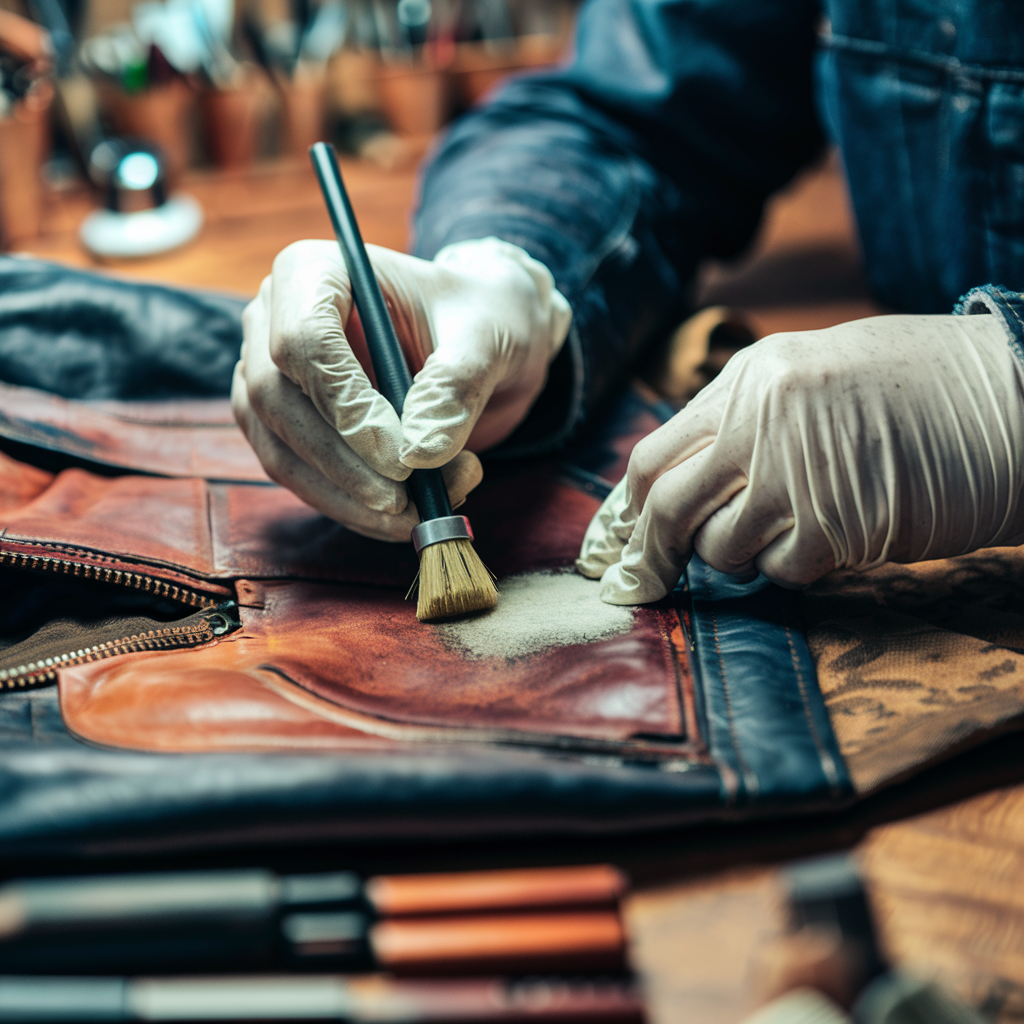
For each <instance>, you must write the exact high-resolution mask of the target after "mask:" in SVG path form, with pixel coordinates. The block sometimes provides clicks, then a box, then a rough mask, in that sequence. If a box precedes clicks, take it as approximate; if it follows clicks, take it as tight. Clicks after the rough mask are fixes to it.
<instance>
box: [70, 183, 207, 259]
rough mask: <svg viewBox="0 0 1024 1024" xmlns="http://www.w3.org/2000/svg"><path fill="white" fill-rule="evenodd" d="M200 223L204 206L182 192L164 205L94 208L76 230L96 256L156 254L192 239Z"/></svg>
mask: <svg viewBox="0 0 1024 1024" xmlns="http://www.w3.org/2000/svg"><path fill="white" fill-rule="evenodd" d="M202 226H203V208H202V207H201V206H200V205H199V202H198V200H196V199H194V198H193V197H192V196H190V195H188V194H187V193H185V192H178V193H175V195H173V196H171V197H170V199H168V200H167V202H166V203H164V204H163V206H158V207H156V208H155V209H152V210H139V211H138V212H137V213H115V212H114V211H113V210H94V211H93V212H92V213H90V214H89V216H88V217H86V218H85V220H83V221H82V226H81V227H80V228H79V229H78V233H79V235H80V237H81V239H82V244H83V245H84V246H85V247H86V248H87V249H88V250H89V251H90V252H93V253H95V254H96V255H97V256H111V257H116V258H120V259H130V258H131V257H133V256H155V255H157V254H158V253H161V252H167V251H168V250H170V249H176V248H177V247H178V246H179V245H184V244H185V243H186V242H188V241H191V239H193V238H195V236H196V235H197V234H198V233H199V229H200V228H201V227H202Z"/></svg>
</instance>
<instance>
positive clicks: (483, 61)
mask: <svg viewBox="0 0 1024 1024" xmlns="http://www.w3.org/2000/svg"><path fill="white" fill-rule="evenodd" d="M564 51H565V40H564V39H563V38H562V37H560V36H554V35H536V36H520V37H519V38H518V39H516V40H515V41H514V42H510V43H509V44H507V45H499V44H496V43H459V45H458V46H457V47H456V52H455V61H454V63H453V65H452V69H451V77H452V83H453V86H454V91H455V93H456V95H457V96H458V98H459V99H460V100H461V101H462V102H463V103H464V104H465V105H466V106H472V105H473V104H474V103H477V102H478V101H479V100H481V99H482V98H483V97H484V96H486V95H487V93H489V92H490V91H491V90H492V89H493V88H494V87H495V86H496V85H497V84H498V83H499V82H501V81H502V80H503V79H505V78H508V76H509V75H514V74H515V73H516V72H519V71H529V70H531V69H537V68H543V67H550V66H551V65H553V64H557V63H558V61H559V60H560V59H561V57H562V56H563V54H564Z"/></svg>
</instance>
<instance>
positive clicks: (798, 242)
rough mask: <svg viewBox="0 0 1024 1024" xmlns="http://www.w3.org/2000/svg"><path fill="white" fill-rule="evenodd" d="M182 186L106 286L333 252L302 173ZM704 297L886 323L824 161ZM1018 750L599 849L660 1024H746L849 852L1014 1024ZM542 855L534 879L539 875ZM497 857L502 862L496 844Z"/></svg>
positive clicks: (80, 200) (967, 992) (375, 203)
mask: <svg viewBox="0 0 1024 1024" xmlns="http://www.w3.org/2000/svg"><path fill="white" fill-rule="evenodd" d="M345 173H346V178H347V180H348V183H349V187H350V190H351V192H352V197H353V203H354V205H355V208H356V210H357V213H358V216H359V218H360V221H361V223H362V225H363V230H364V233H365V235H366V238H367V240H368V241H372V242H377V243H379V244H381V245H387V246H391V247H394V248H403V247H404V246H405V242H406V236H407V227H408V224H407V218H408V211H409V209H410V206H411V203H412V200H413V194H414V190H415V174H414V172H413V171H411V170H404V171H392V172H387V171H382V170H380V169H378V168H375V167H372V166H368V165H362V164H356V163H349V164H346V165H345ZM185 185H186V188H187V189H188V190H189V191H191V192H192V193H193V194H194V195H196V196H197V197H198V198H199V199H200V200H201V202H202V203H203V205H204V207H205V209H206V213H207V224H206V227H205V228H204V229H203V233H202V236H201V237H200V238H199V240H198V241H196V242H194V243H193V244H191V245H190V246H188V247H187V248H185V249H183V250H181V251H180V252H177V253H172V254H170V255H167V256H163V257H159V258H156V259H151V260H147V261H141V262H138V263H133V264H123V263H122V264H118V265H116V266H113V267H112V269H114V270H115V271H116V272H117V273H120V274H124V275H127V276H131V277H138V278H147V279H157V280H163V281H172V282H177V283H181V284H187V285H197V286H201V287H209V288H221V289H228V290H231V291H234V292H239V293H242V294H252V293H254V292H255V291H256V289H257V287H258V286H259V283H260V280H261V279H262V278H263V276H264V275H265V274H266V273H267V272H268V271H269V269H270V266H271V262H272V260H273V257H274V255H275V253H277V252H278V251H279V250H280V249H281V248H283V247H284V246H285V245H287V244H288V243H289V242H292V241H294V240H296V239H300V238H305V237H330V228H329V224H328V221H327V217H326V214H325V213H324V211H323V208H322V204H321V201H320V199H319V196H318V193H317V190H316V186H315V183H314V180H313V176H312V173H311V172H310V171H309V170H307V169H306V167H305V166H304V165H303V164H302V163H301V162H295V163H292V164H278V165H275V166H272V167H266V168H262V169H260V170H256V171H253V172H251V173H248V174H234V175H230V176H229V175H213V174H196V175H193V176H192V177H191V178H190V179H189V180H187V181H186V183H185ZM89 202H90V200H89V197H88V195H87V194H86V193H84V192H74V191H73V192H70V193H64V194H61V195H55V196H52V197H51V201H50V204H49V206H48V210H47V221H46V224H47V229H46V233H45V235H44V236H43V237H41V238H40V239H38V240H36V241H35V242H33V243H32V244H30V245H25V246H23V248H24V249H25V250H26V251H29V252H32V253H35V254H38V255H39V256H43V257H47V258H51V259H57V260H62V261H64V262H67V263H71V264H74V265H76V266H88V265H90V263H91V261H90V259H89V257H88V256H87V255H86V254H85V253H84V252H83V251H82V250H81V249H80V247H79V245H78V242H77V236H76V234H75V231H76V227H77V223H78V221H79V220H80V219H81V217H82V216H84V214H85V212H86V211H87V210H88V208H89ZM701 297H702V300H703V301H705V302H726V303H730V304H733V305H735V306H738V307H742V308H744V309H746V310H747V312H748V313H749V315H750V316H751V318H752V320H753V322H754V324H755V326H756V327H757V329H758V331H759V332H760V333H762V334H765V333H771V332H774V331H779V330H799V329H807V328H813V327H825V326H829V325H831V324H835V323H839V322H842V321H844V320H848V319H853V318H856V317H861V316H869V315H872V314H874V313H876V312H879V310H878V309H877V307H875V306H874V304H873V303H872V301H871V300H870V298H869V297H868V294H867V289H866V287H865V285H864V279H863V275H862V273H861V270H860V261H859V256H858V252H857V246H856V242H855V234H854V230H853V226H852V221H851V217H850V214H849V210H848V208H847V203H846V197H845V189H844V186H843V182H842V179H841V176H840V174H839V172H838V169H837V167H836V165H835V163H834V162H833V163H827V164H825V165H824V166H823V167H822V168H819V169H817V170H816V171H814V172H812V173H810V174H808V175H806V176H805V177H804V178H803V179H801V181H799V182H798V183H797V184H796V185H795V186H794V187H793V188H792V189H790V190H789V191H788V192H787V193H786V194H785V195H783V196H780V197H779V198H778V199H777V200H776V201H775V202H774V203H773V204H772V207H771V209H770V211H769V215H768V218H767V222H766V225H765V228H764V230H763V232H762V235H761V237H760V240H759V242H758V243H757V245H756V246H755V248H754V250H753V252H752V253H751V254H750V256H749V257H748V258H746V259H745V260H743V261H741V262H740V263H738V264H737V265H735V266H732V267H729V268H726V267H722V266H710V267H708V268H706V270H705V272H704V274H703V284H702V287H701ZM1018 747H1019V743H1018V742H1017V741H1015V740H1013V739H1012V738H1011V739H1008V740H1002V741H997V742H996V743H995V744H992V745H990V746H989V747H987V748H985V749H983V750H981V751H978V752H976V753H974V754H969V755H966V756H964V757H962V758H960V759H959V760H957V761H955V762H952V763H951V764H949V765H947V766H945V767H940V768H938V769H935V770H933V771H932V772H931V773H929V774H926V775H925V776H924V777H922V778H921V779H919V780H917V781H915V782H912V783H910V784H907V785H906V786H903V787H900V788H898V789H896V790H894V791H892V792H889V793H882V794H880V795H878V796H876V797H874V798H871V799H869V800H868V801H866V802H865V803H863V804H862V805H860V806H858V807H857V808H854V809H853V810H851V811H848V812H844V813H842V814H836V815H831V816H827V817H824V816H819V817H815V818H806V819H796V820H793V821H781V822H771V823H763V824H759V823H753V824H747V825H743V826H722V825H717V826H707V827H704V828H700V829H687V830H679V831H678V832H674V833H665V834H662V835H659V836H655V837H647V838H645V839H644V840H643V841H642V842H638V841H637V840H635V839H624V840H614V841H608V842H607V843H606V844H605V845H604V847H603V848H602V850H601V852H600V854H599V855H600V856H606V857H608V858H609V859H614V860H618V861H620V862H622V863H625V864H627V865H628V866H629V867H630V868H631V869H632V870H633V871H634V874H635V877H636V878H637V880H638V891H637V893H636V895H635V896H634V897H633V898H632V900H631V903H630V906H629V909H628V914H629V920H630V926H631V931H632V934H633V937H634V957H635V961H636V964H637V966H638V968H639V969H640V971H641V972H642V974H643V975H644V977H645V979H646V981H647V985H648V989H649V993H650V1000H651V1008H652V1019H653V1022H654V1024H676V1022H678V1024H732V1022H736V1021H739V1020H740V1019H741V1018H742V1016H743V1015H744V1013H746V1012H747V1011H748V1010H749V1008H750V991H749V989H750V986H749V977H748V968H749V963H750V958H751V954H752V952H753V950H754V949H755V948H756V946H757V944H758V943H759V942H761V941H762V940H763V939H764V937H765V936H766V935H769V934H771V933H772V932H773V931H776V930H777V929H778V928H779V926H780V912H779V905H778V900H777V895H776V891H775V879H776V874H775V870H776V869H775V866H776V865H777V864H779V863H781V862H784V861H785V860H787V859H789V858H793V857H797V856H802V855H809V854H813V853H817V852H822V851H826V850H836V849H849V848H854V849H856V850H857V851H858V852H859V854H860V855H861V856H862V857H863V863H864V869H865V872H866V875H867V878H868V880H869V883H870V886H871V891H872V895H873V898H874V900H875V904H876V908H877V911H878V916H879V919H880V924H881V929H882V937H883V941H884V943H885V944H886V946H887V948H888V949H889V951H890V953H891V955H892V956H893V958H894V959H895V960H896V961H897V962H898V963H901V964H904V965H906V966H907V967H910V968H912V969H915V970H919V971H922V972H924V973H926V974H929V975H933V976H936V977H939V978H941V979H942V980H943V981H944V982H945V983H946V984H948V985H950V986H952V987H953V988H954V989H956V990H957V991H959V992H960V993H961V994H962V995H964V996H965V997H967V998H969V999H970V1000H971V1001H973V1002H974V1003H976V1004H977V1005H980V1006H983V1007H984V1008H985V1009H986V1010H987V1011H989V1012H990V1013H991V1014H992V1015H993V1016H997V1017H998V1018H999V1019H1000V1020H1005V1021H1010V1020H1016V1019H1019V1018H1021V1017H1024V785H1021V781H1022V780H1024V766H1022V765H1024V757H1021V756H1020V754H1019V752H1018ZM1000 786H1001V787H1002V788H999V787H1000ZM993 787H995V788H993ZM978 793H981V795H975V794H978ZM513 845H514V844H513ZM528 845H529V844H524V848H526V847H527V846H528ZM535 846H536V844H534V848H533V849H532V850H530V853H529V856H530V857H532V858H533V859H534V860H536V859H538V858H540V859H543V858H544V857H545V856H551V853H550V851H548V850H547V849H545V850H541V851H540V852H539V853H538V851H537V850H536V848H535ZM460 856H463V857H466V858H472V857H473V856H475V854H473V853H472V852H465V851H464V852H463V853H462V854H460ZM490 856H491V857H494V856H499V857H500V856H509V844H505V848H504V850H503V852H502V853H500V854H497V855H496V854H494V853H493V852H492V853H491V854H490ZM558 856H559V858H560V859H562V860H566V859H569V860H571V859H573V858H579V859H587V860H592V859H593V858H594V856H595V845H594V843H593V842H592V841H589V842H587V843H584V844H577V846H575V847H573V846H572V844H570V845H569V847H567V848H566V849H563V850H562V851H561V852H560V853H559V855H558Z"/></svg>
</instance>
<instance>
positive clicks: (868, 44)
mask: <svg viewBox="0 0 1024 1024" xmlns="http://www.w3.org/2000/svg"><path fill="white" fill-rule="evenodd" d="M819 38H820V40H821V43H822V45H823V46H827V47H829V48H830V49H833V50H846V51H848V52H851V53H859V54H864V55H868V56H872V57H884V58H888V59H889V60H893V61H896V62H897V63H905V64H917V65H921V66H924V67H929V68H933V69H934V70H936V71H944V72H945V73H946V74H948V75H954V76H956V77H957V78H977V79H984V80H987V81H991V82H1024V71H1021V70H1017V69H1015V68H987V67H985V66H984V65H983V64H964V63H962V62H961V61H959V60H958V59H957V58H956V57H943V56H939V55H938V54H934V53H928V52H927V51H925V50H898V49H896V48H895V47H892V46H889V45H888V44H886V43H882V42H878V41H877V40H874V39H857V38H855V37H854V36H836V35H832V34H831V33H828V34H824V33H823V34H822V35H821V36H820V37H819Z"/></svg>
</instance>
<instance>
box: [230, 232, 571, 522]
mask: <svg viewBox="0 0 1024 1024" xmlns="http://www.w3.org/2000/svg"><path fill="white" fill-rule="evenodd" d="M367 249H368V251H369V254H370V260H371V262H372V263H373V266H374V270H375V271H376V274H377V280H378V281H379V282H380V286H381V290H382V291H383V293H384V298H385V300H386V301H387V304H388V308H389V310H390V312H391V316H392V319H393V320H394V322H395V329H396V331H397V333H398V337H399V340H400V341H401V342H402V347H403V350H404V351H405V356H406V359H407V360H408V362H409V365H410V368H411V369H413V371H414V372H415V370H416V369H417V368H419V367H422V369H420V370H419V372H418V373H416V375H415V380H414V383H413V386H412V389H411V390H410V391H409V394H408V397H407V398H406V402H405V409H404V412H403V415H402V418H401V421H399V418H398V416H397V414H396V413H395V411H394V409H393V408H392V407H391V405H390V404H389V403H388V401H387V400H386V399H385V398H384V397H383V396H382V395H380V394H379V393H378V392H377V391H375V390H374V388H373V386H372V384H371V381H370V377H369V376H368V375H367V370H366V369H365V368H368V367H369V366H370V363H369V358H368V355H367V351H366V342H365V340H364V338H363V334H362V328H361V326H360V325H359V322H358V318H357V317H352V316H351V314H352V311H353V310H352V297H351V291H350V288H349V281H348V275H347V273H346V271H345V266H344V263H343V262H342V259H341V254H340V252H339V250H338V246H337V244H336V243H335V242H319V241H305V242H296V243H295V244H294V245H291V246H289V247H288V248H287V249H285V250H284V251H283V252H281V253H280V254H279V255H278V257H277V259H276V260H275V261H274V267H273V272H272V273H271V275H270V276H269V277H268V278H266V280H264V282H263V284H262V286H261V288H260V292H259V295H258V296H257V297H256V298H255V299H254V300H253V301H252V302H251V303H250V304H249V305H248V306H247V307H246V309H245V312H244V314H243V316H242V327H243V332H244V339H245V340H244V342H243V345H242V358H241V359H240V360H239V363H238V366H237V367H236V368H235V378H234V384H233V387H232V393H231V398H232V405H233V407H234V410H235V417H236V419H237V420H238V423H239V425H240V426H241V428H242V430H243V431H244V432H245V435H246V437H247V438H248V439H249V442H250V444H252V446H253V448H254V449H255V451H256V454H257V455H258V456H259V458H260V461H261V462H262V463H263V467H264V468H265V469H266V471H267V474H268V475H269V476H270V478H271V479H273V480H275V481H277V482H278V483H280V484H282V485H283V486H285V487H288V488H290V489H291V490H293V491H294V492H295V493H296V494H298V495H299V497H301V498H302V499H303V500H304V501H306V502H307V503H308V504H310V505H312V506H313V507H314V508H316V509H318V510H319V511H321V512H323V513H324V514H325V515H327V516H330V517H331V518H332V519H336V520H337V521H338V522H341V523H344V524H345V525H346V526H348V527H350V528H351V529H353V530H356V531H357V532H359V533H362V534H365V535H366V536H370V537H376V538H379V539H383V540H408V539H409V534H410V532H411V530H412V528H413V526H415V525H416V523H417V522H418V521H419V519H418V517H417V515H416V512H415V507H414V506H412V505H410V504H409V500H408V495H407V493H406V488H405V484H404V483H403V481H404V480H405V479H406V478H407V477H408V476H409V473H410V472H411V471H412V470H413V469H423V468H434V467H444V473H445V479H446V481H447V484H448V490H449V494H450V495H451V498H452V504H453V505H458V504H460V503H461V502H462V501H463V500H464V499H465V497H466V494H467V493H468V492H469V491H471V490H472V489H473V488H474V487H475V486H476V485H477V484H478V483H479V482H480V480H481V478H482V475H483V471H482V470H481V468H480V462H479V460H478V459H477V457H476V456H475V455H474V454H472V452H474V451H482V450H484V449H486V448H489V447H491V446H492V445H495V444H497V443H498V442H499V441H502V440H503V439H504V438H506V437H507V436H508V435H509V434H510V433H511V432H512V431H513V430H514V429H515V428H516V426H517V425H518V424H519V423H520V421H521V420H522V419H523V418H524V417H525V415H526V413H527V412H528V410H529V408H530V406H531V405H532V404H533V402H534V400H535V399H536V398H537V396H538V395H539V394H540V392H541V389H542V388H543V386H544V382H545V380H546V379H547V371H548V365H549V364H550V362H551V360H552V359H553V358H554V356H555V354H556V353H557V352H558V350H559V349H560V348H561V346H562V343H563V342H564V340H565V336H566V334H567V332H568V330H569V323H570V320H571V318H572V313H571V311H570V309H569V304H568V302H566V300H565V298H564V297H563V296H562V295H561V294H560V293H559V292H558V291H557V289H556V288H555V285H554V280H553V279H552V277H551V273H550V272H549V271H548V269H547V268H546V267H544V266H542V265H541V264H540V263H538V262H537V261H536V260H533V259H531V258H530V257H529V256H528V255H527V254H526V253H525V252H524V251H523V250H522V249H519V248H518V247H517V246H514V245H509V244H508V243H507V242H502V241H499V240H498V239H496V238H484V239H478V240H475V241H470V242H460V243H458V244H456V245H451V246H448V247H447V248H445V249H443V250H441V252H439V253H438V254H437V256H436V258H435V259H434V260H433V261H429V260H421V259H417V258H416V257H414V256H407V255H405V254H404V253H399V252H394V251H392V250H390V249H382V248H380V247H379V246H375V245H369V246H367ZM464 448H468V449H469V450H467V451H464V450H463V449H464Z"/></svg>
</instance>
